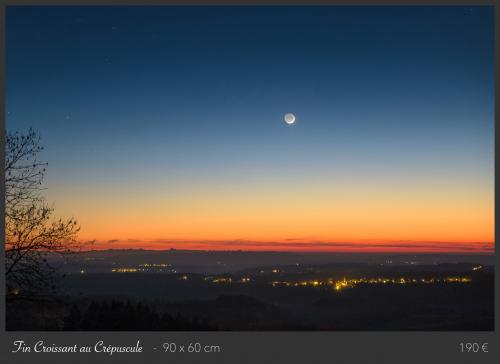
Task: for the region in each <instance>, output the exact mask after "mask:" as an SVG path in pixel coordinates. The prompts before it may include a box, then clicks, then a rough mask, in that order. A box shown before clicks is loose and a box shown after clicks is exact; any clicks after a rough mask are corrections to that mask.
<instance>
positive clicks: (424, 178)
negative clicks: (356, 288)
mask: <svg viewBox="0 0 500 364" xmlns="http://www.w3.org/2000/svg"><path fill="white" fill-rule="evenodd" d="M493 18H494V9H493V7H435V6H433V7H12V6H10V7H7V12H6V21H7V33H6V46H7V69H6V70H7V75H6V76H7V78H6V94H7V104H6V106H7V115H6V123H7V125H6V127H7V130H25V129H27V128H29V127H33V128H35V129H36V130H38V131H39V132H40V134H41V137H42V144H43V145H44V146H45V148H46V151H45V152H44V154H43V158H44V159H45V160H47V161H48V162H49V168H48V174H47V176H46V179H45V184H46V187H47V191H46V197H47V200H48V201H49V202H50V203H51V204H52V203H53V204H54V207H55V209H56V213H57V215H61V216H68V217H69V216H75V217H76V218H77V219H78V221H79V222H80V224H81V227H82V229H81V233H80V238H81V239H82V240H86V239H97V244H96V246H98V247H102V248H105V247H106V248H107V247H144V248H156V249H163V248H167V247H176V248H195V249H198V248H202V249H263V250H267V249H272V250H280V249H283V250H354V251H357V250H363V251H367V250H368V251H369V250H396V251H400V250H415V251H471V250H476V249H477V250H480V251H490V250H492V249H493V245H492V242H493V240H494V201H493V196H494V179H493V176H494V165H493V162H494V135H493V126H494V75H493V71H494V64H493V63H494V47H493ZM287 112H292V113H294V114H295V115H296V117H297V121H296V123H295V124H293V125H287V124H286V123H285V122H284V120H283V116H284V114H286V113H287ZM342 243H348V244H342ZM357 244H359V245H357ZM387 246H390V248H387ZM346 247H347V248H346Z"/></svg>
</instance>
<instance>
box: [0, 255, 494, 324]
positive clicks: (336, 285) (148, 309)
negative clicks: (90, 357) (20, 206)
mask: <svg viewBox="0 0 500 364" xmlns="http://www.w3.org/2000/svg"><path fill="white" fill-rule="evenodd" d="M346 272H347V274H348V276H347V277H345V276H343V274H344V275H345V274H346ZM353 282H354V283H353ZM63 285H64V289H63V292H64V294H61V295H59V296H57V297H55V298H54V299H53V300H49V301H47V302H45V303H40V302H29V301H15V300H14V301H12V302H9V303H8V305H7V329H8V330H145V331H148V330H164V331H168V330H405V331H406V330H425V331H427V330H429V331H440V330H442V331H448V330H493V329H494V327H493V324H494V314H493V303H494V285H493V269H492V268H491V267H481V269H478V270H476V269H474V267H473V266H471V265H467V264H462V265H442V266H421V267H410V268H408V267H391V268H387V267H379V266H366V265H361V266H355V267H354V268H352V267H351V269H347V268H346V266H345V265H344V266H339V265H336V266H326V265H322V266H315V267H307V268H305V269H300V270H295V271H294V270H293V268H292V267H286V269H284V268H280V269H275V270H274V271H273V270H267V271H266V270H261V269H260V268H255V269H251V270H247V271H241V272H239V273H231V274H229V273H228V274H222V275H207V274H200V273H196V274H195V273H176V274H161V273H140V272H128V273H116V272H115V273H94V274H83V273H82V274H70V275H68V276H67V277H66V278H65V279H64V280H63Z"/></svg>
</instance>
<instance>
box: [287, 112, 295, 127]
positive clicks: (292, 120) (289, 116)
mask: <svg viewBox="0 0 500 364" xmlns="http://www.w3.org/2000/svg"><path fill="white" fill-rule="evenodd" d="M285 123H287V124H288V125H292V124H293V123H295V115H293V114H292V113H287V114H285Z"/></svg>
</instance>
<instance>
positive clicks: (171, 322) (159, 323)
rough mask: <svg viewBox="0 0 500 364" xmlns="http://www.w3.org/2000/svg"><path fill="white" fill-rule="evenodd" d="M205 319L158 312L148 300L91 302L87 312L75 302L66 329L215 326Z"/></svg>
mask: <svg viewBox="0 0 500 364" xmlns="http://www.w3.org/2000/svg"><path fill="white" fill-rule="evenodd" d="M213 329H214V328H213V327H210V326H209V325H208V323H207V322H206V321H205V320H202V319H198V318H197V317H194V318H192V319H187V318H184V317H182V316H181V315H179V314H177V315H175V316H174V315H169V314H167V313H163V314H159V313H157V312H156V311H155V310H153V309H151V308H150V307H149V306H148V305H145V304H141V303H138V304H132V303H130V302H129V301H127V302H126V303H123V302H121V301H116V300H113V301H111V303H108V302H95V301H94V302H92V303H91V304H90V305H89V306H88V307H87V308H86V309H85V310H84V312H81V310H80V308H79V307H78V306H77V305H76V304H74V305H72V306H71V309H70V311H69V315H68V316H67V317H66V318H65V319H64V330H73V331H75V330H76V331H101V330H102V331H125V330H126V331H184V330H195V331H204V330H213Z"/></svg>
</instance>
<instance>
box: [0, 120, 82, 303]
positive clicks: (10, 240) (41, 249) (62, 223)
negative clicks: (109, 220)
mask: <svg viewBox="0 0 500 364" xmlns="http://www.w3.org/2000/svg"><path fill="white" fill-rule="evenodd" d="M42 150H43V147H42V146H40V136H39V135H38V134H37V133H36V132H35V131H34V130H33V129H31V128H30V129H29V130H28V132H26V133H20V132H9V133H8V134H7V138H6V144H5V258H6V259H5V264H6V267H5V276H6V282H7V298H8V299H14V298H21V297H24V298H33V297H41V296H42V295H43V294H45V293H47V292H48V291H52V290H53V289H55V285H54V283H55V277H56V275H55V273H56V271H55V269H54V268H53V267H51V265H50V264H49V263H48V261H47V259H46V258H47V254H49V253H53V252H58V253H62V252H67V251H70V250H72V249H74V248H76V247H77V246H79V244H78V243H77V241H76V236H77V233H78V231H79V229H80V228H79V226H78V224H77V222H76V220H74V219H73V218H70V219H53V218H52V214H53V212H54V209H53V207H50V206H48V205H47V203H46V202H45V199H44V198H43V195H42V190H43V187H42V181H43V177H44V174H45V170H46V166H47V163H45V162H41V161H39V160H38V159H37V156H38V155H39V153H40V152H41V151H42Z"/></svg>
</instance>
